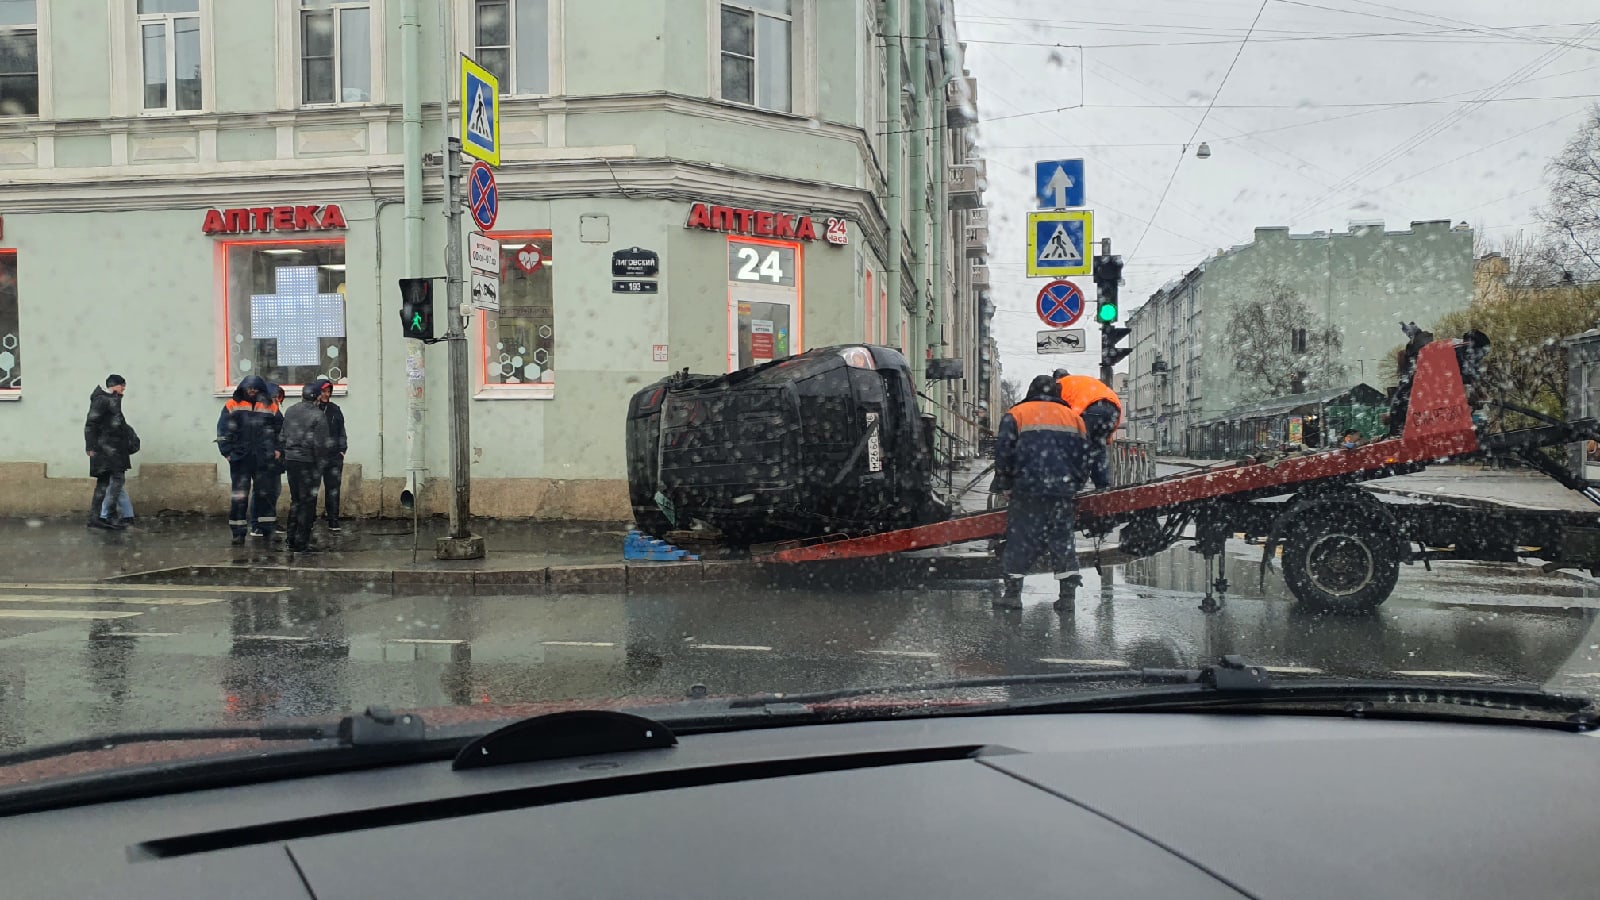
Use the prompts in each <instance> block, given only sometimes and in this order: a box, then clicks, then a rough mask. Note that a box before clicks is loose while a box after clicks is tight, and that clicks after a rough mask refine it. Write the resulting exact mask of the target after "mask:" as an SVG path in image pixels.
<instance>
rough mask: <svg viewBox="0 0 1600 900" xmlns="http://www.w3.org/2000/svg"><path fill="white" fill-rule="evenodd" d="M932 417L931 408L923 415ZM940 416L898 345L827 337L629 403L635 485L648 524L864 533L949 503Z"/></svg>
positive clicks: (737, 531)
mask: <svg viewBox="0 0 1600 900" xmlns="http://www.w3.org/2000/svg"><path fill="white" fill-rule="evenodd" d="M925 418H926V420H925ZM932 447H933V434H932V418H931V417H924V416H923V415H922V414H921V412H920V410H919V409H918V407H917V397H916V386H915V384H914V382H913V381H912V377H911V367H910V365H909V364H908V363H907V362H906V358H905V357H904V356H902V355H901V354H900V352H899V351H897V350H892V349H890V348H888V347H878V346H871V345H865V344H852V345H845V346H836V347H823V348H820V349H816V350H810V351H807V352H805V353H802V354H800V355H799V356H793V357H789V358H787V359H782V360H777V361H774V362H770V363H764V364H762V365H759V366H754V367H751V368H748V369H741V370H739V371H737V372H733V373H730V374H727V375H720V376H710V375H691V374H688V372H687V370H685V371H684V372H681V373H678V374H676V375H673V376H671V377H669V378H666V379H663V380H662V381H658V382H656V383H655V384H652V385H650V386H649V387H647V388H645V389H644V390H641V391H639V392H638V393H637V394H635V395H634V396H633V399H632V400H631V401H630V402H629V404H628V424H627V455H628V493H629V495H630V498H631V500H632V504H633V516H634V521H635V522H637V523H638V525H639V527H640V528H641V529H642V530H644V531H646V532H648V533H651V534H662V533H665V532H667V531H671V530H674V529H680V528H686V527H688V526H689V524H690V523H691V522H692V521H694V520H699V521H701V522H705V523H706V524H709V525H711V526H712V527H714V528H716V529H717V530H718V531H720V532H721V533H722V535H723V537H724V539H725V540H726V541H727V542H728V543H729V544H733V545H740V546H748V545H750V544H756V543H763V542H767V541H773V540H783V539H791V538H804V537H817V536H821V535H825V534H867V533H871V532H875V531H882V530H886V529H892V528H902V527H909V526H912V525H919V524H926V523H929V522H935V521H940V520H942V519H944V518H946V517H947V516H948V513H947V510H946V508H945V506H944V504H943V503H942V502H941V501H940V500H939V498H938V497H937V495H936V494H935V492H934V489H933V480H932V469H933V463H932V459H933V450H932Z"/></svg>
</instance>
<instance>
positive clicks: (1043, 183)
mask: <svg viewBox="0 0 1600 900" xmlns="http://www.w3.org/2000/svg"><path fill="white" fill-rule="evenodd" d="M1033 174H1034V193H1035V194H1036V195H1038V201H1039V208H1040V209H1072V208H1074V207H1079V206H1083V205H1084V194H1083V160H1081V159H1052V160H1041V161H1039V162H1036V163H1034V164H1033Z"/></svg>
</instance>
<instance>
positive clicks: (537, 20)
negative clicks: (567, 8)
mask: <svg viewBox="0 0 1600 900" xmlns="http://www.w3.org/2000/svg"><path fill="white" fill-rule="evenodd" d="M472 34H473V59H475V60H477V62H478V64H479V65H481V66H483V67H484V68H485V69H488V70H489V71H490V72H492V73H493V74H494V76H495V77H496V78H498V79H499V80H500V93H501V94H508V95H531V94H548V93H550V0H477V4H476V5H475V6H474V7H473V22H472Z"/></svg>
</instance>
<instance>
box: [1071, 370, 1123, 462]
mask: <svg viewBox="0 0 1600 900" xmlns="http://www.w3.org/2000/svg"><path fill="white" fill-rule="evenodd" d="M1055 378H1056V383H1057V384H1059V385H1061V399H1062V401H1063V402H1065V403H1066V404H1067V405H1068V406H1070V407H1072V411H1073V412H1075V413H1077V414H1078V415H1079V416H1082V417H1083V424H1084V427H1085V428H1087V429H1088V431H1089V442H1090V443H1091V444H1093V445H1094V448H1095V453H1096V454H1098V455H1099V458H1100V459H1099V462H1100V464H1099V465H1097V466H1095V467H1094V471H1095V472H1096V473H1099V474H1104V473H1106V472H1107V470H1108V466H1107V465H1106V458H1107V455H1108V454H1107V450H1106V444H1107V443H1108V442H1109V441H1110V440H1111V435H1112V434H1114V433H1115V432H1116V430H1117V427H1118V426H1120V425H1121V424H1122V398H1120V397H1118V396H1117V392H1116V391H1113V390H1112V389H1111V388H1109V387H1107V386H1106V384H1105V382H1103V381H1101V380H1100V379H1098V378H1090V377H1089V376H1087V375H1073V374H1071V373H1069V372H1068V371H1067V370H1066V369H1057V370H1056V371H1055ZM1110 484H1111V482H1110V479H1109V478H1107V480H1106V481H1103V482H1102V481H1100V480H1098V479H1096V480H1095V487H1101V488H1103V487H1109V486H1110Z"/></svg>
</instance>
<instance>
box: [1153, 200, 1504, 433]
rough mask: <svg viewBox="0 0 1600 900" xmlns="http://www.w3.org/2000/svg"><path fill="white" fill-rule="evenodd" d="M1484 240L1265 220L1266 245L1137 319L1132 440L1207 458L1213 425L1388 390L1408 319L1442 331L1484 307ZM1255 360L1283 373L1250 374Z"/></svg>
mask: <svg viewBox="0 0 1600 900" xmlns="http://www.w3.org/2000/svg"><path fill="white" fill-rule="evenodd" d="M1472 245H1473V233H1472V231H1471V229H1470V228H1468V227H1467V226H1466V225H1464V224H1462V225H1452V224H1451V222H1450V221H1449V220H1434V221H1426V222H1412V223H1411V227H1410V228H1408V229H1405V230H1403V231H1390V230H1386V229H1385V228H1384V225H1383V223H1382V222H1373V221H1369V222H1357V223H1352V224H1351V225H1350V226H1349V228H1348V230H1347V231H1344V232H1328V231H1317V232H1313V233H1310V234H1290V233H1289V230H1288V229H1287V228H1281V227H1277V228H1266V227H1263V228H1257V229H1256V230H1255V240H1254V241H1252V242H1251V243H1248V244H1243V245H1240V246H1236V247H1233V248H1232V249H1230V250H1226V251H1223V252H1220V253H1218V254H1217V255H1216V256H1213V257H1211V258H1209V259H1207V260H1205V261H1204V262H1202V263H1200V265H1198V266H1196V267H1195V268H1193V269H1191V270H1190V271H1189V272H1187V273H1185V274H1184V275H1183V276H1182V277H1180V278H1177V279H1174V280H1172V281H1170V282H1168V283H1167V284H1166V285H1163V286H1162V288H1161V289H1160V290H1158V291H1156V292H1155V293H1154V294H1152V295H1151V296H1150V298H1149V299H1148V300H1147V301H1146V302H1145V303H1144V305H1142V306H1140V307H1139V309H1137V310H1135V311H1134V312H1133V314H1132V315H1130V316H1129V318H1128V324H1129V327H1130V328H1132V329H1133V334H1132V335H1131V337H1130V341H1131V343H1130V346H1131V347H1132V348H1133V353H1132V355H1131V356H1130V357H1129V359H1130V364H1129V365H1130V368H1129V374H1130V392H1129V397H1128V400H1127V405H1128V420H1129V426H1128V427H1129V432H1130V434H1129V436H1130V437H1132V438H1134V439H1136V440H1145V441H1151V442H1153V443H1154V444H1155V445H1156V447H1157V450H1158V452H1161V453H1170V454H1186V453H1199V452H1201V445H1202V443H1205V441H1203V436H1204V434H1205V431H1206V429H1207V428H1208V427H1210V426H1211V425H1212V424H1213V423H1217V422H1219V421H1223V420H1226V419H1228V417H1229V416H1230V415H1235V416H1236V415H1238V414H1240V413H1241V412H1242V411H1244V410H1247V409H1248V408H1250V407H1252V406H1269V405H1271V404H1273V403H1274V402H1291V403H1292V402H1293V398H1295V397H1296V396H1300V395H1307V396H1309V395H1312V394H1328V393H1332V392H1336V391H1338V390H1339V389H1341V388H1347V387H1354V386H1355V385H1359V384H1367V385H1370V386H1372V387H1374V388H1376V389H1378V390H1383V389H1384V388H1385V387H1386V386H1387V385H1388V384H1390V383H1391V382H1392V380H1393V367H1394V356H1393V351H1394V349H1395V348H1396V347H1398V346H1400V345H1401V344H1402V343H1404V341H1405V338H1404V335H1403V334H1402V333H1401V331H1400V323H1401V322H1402V321H1416V322H1418V323H1421V324H1424V325H1425V326H1431V325H1432V323H1433V322H1435V321H1437V320H1438V318H1439V317H1440V316H1442V315H1444V314H1445V313H1447V312H1452V311H1455V310H1458V309H1465V308H1466V307H1467V305H1468V304H1469V303H1471V301H1472V290H1473V257H1472ZM1263 355H1266V356H1268V357H1270V358H1268V359H1266V360H1265V361H1264V362H1263V360H1262V359H1261V357H1262V356H1263ZM1252 362H1254V363H1259V364H1263V365H1266V366H1267V367H1268V368H1273V367H1276V370H1277V371H1278V372H1279V373H1280V375H1281V378H1280V379H1279V380H1278V381H1277V382H1276V383H1272V382H1271V381H1269V380H1268V379H1264V378H1261V377H1258V376H1253V375H1245V374H1241V368H1244V367H1247V365H1248V364H1250V363H1252ZM1206 449H1207V452H1212V453H1216V452H1224V451H1227V452H1231V451H1232V450H1235V449H1238V448H1213V447H1207V448H1206Z"/></svg>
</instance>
